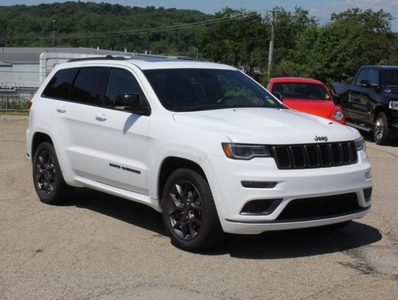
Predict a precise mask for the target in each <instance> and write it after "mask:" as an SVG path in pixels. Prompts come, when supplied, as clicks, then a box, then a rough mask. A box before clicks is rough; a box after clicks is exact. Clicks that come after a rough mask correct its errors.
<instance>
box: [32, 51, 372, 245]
mask: <svg viewBox="0 0 398 300" xmlns="http://www.w3.org/2000/svg"><path fill="white" fill-rule="evenodd" d="M26 141H27V156H28V158H29V159H30V161H31V163H32V167H33V168H32V169H33V181H34V186H35V189H36V191H37V195H38V196H39V198H40V200H41V201H42V202H44V203H48V204H58V203H62V202H64V201H67V200H69V199H71V198H72V197H73V191H74V188H79V187H88V188H92V189H95V190H98V191H101V192H104V193H108V194H112V195H117V196H120V197H123V198H126V199H129V200H133V201H137V202H140V203H143V204H146V205H149V206H150V207H152V208H154V209H155V210H157V211H159V212H162V214H163V221H164V225H165V228H166V230H167V232H168V234H169V235H170V236H171V240H172V242H173V244H175V245H176V246H177V247H179V248H181V249H184V250H187V251H201V250H204V249H206V248H209V247H212V246H214V245H215V244H217V243H218V242H220V241H221V240H222V239H221V238H222V237H223V236H224V235H225V234H224V233H235V234H258V233H261V232H264V231H270V230H285V229H296V228H306V227H315V226H326V225H328V227H333V226H336V225H337V226H340V225H345V224H347V223H349V222H350V221H351V220H353V219H355V218H360V217H362V216H364V215H365V214H366V213H367V212H368V211H369V209H370V206H371V191H372V177H371V172H370V171H371V167H370V164H369V161H368V158H367V155H366V152H365V144H364V140H363V138H362V137H361V135H360V134H359V133H358V131H357V130H355V129H353V128H350V127H346V126H344V125H340V124H338V123H335V122H332V121H330V120H328V119H324V118H320V117H317V116H314V115H309V114H304V113H300V112H297V111H294V110H291V109H288V108H287V107H286V106H284V105H283V103H282V102H281V101H279V100H278V99H277V98H276V97H275V96H274V95H272V94H271V93H269V92H268V91H267V90H266V89H265V88H263V87H262V86H261V85H260V84H258V83H257V82H255V81H254V80H252V79H251V78H250V77H249V76H247V75H245V74H244V73H243V72H241V71H239V70H237V69H235V68H233V67H230V66H226V65H222V64H216V63H210V62H203V61H192V60H178V59H138V58H133V59H123V58H112V57H106V58H99V59H82V60H76V61H70V62H68V63H64V64H61V65H58V66H56V67H55V68H54V70H53V71H52V72H51V74H50V75H49V76H48V77H47V79H46V80H45V82H43V84H42V86H41V87H40V89H39V90H38V92H37V93H36V95H35V96H34V98H33V99H32V101H31V103H30V117H29V127H28V129H27V131H26ZM337 226H336V227H337Z"/></svg>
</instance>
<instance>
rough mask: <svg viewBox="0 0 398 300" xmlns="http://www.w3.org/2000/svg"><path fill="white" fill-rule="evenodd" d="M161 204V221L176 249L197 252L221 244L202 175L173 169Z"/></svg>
mask: <svg viewBox="0 0 398 300" xmlns="http://www.w3.org/2000/svg"><path fill="white" fill-rule="evenodd" d="M162 201H163V202H162V205H163V222H164V225H165V228H166V231H167V232H168V233H169V235H170V237H171V240H172V242H173V244H174V245H175V246H177V247H178V248H180V249H183V250H186V251H192V252H198V251H203V250H205V249H209V248H211V247H213V246H215V245H216V244H218V243H219V242H221V241H222V238H223V236H224V233H223V231H222V229H221V225H220V221H219V219H218V214H217V210H216V207H215V204H214V200H213V196H212V193H211V190H210V186H209V184H208V182H207V181H206V179H205V178H204V177H203V176H202V175H200V174H199V173H197V172H195V171H193V170H190V169H179V170H176V171H175V172H174V173H173V174H171V176H170V177H169V179H168V180H167V183H166V185H165V189H164V193H163V199H162Z"/></svg>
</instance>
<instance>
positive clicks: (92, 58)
mask: <svg viewBox="0 0 398 300" xmlns="http://www.w3.org/2000/svg"><path fill="white" fill-rule="evenodd" d="M109 59H111V60H128V59H130V58H128V57H125V56H112V55H107V56H95V57H84V58H71V59H70V60H68V62H74V61H84V60H109Z"/></svg>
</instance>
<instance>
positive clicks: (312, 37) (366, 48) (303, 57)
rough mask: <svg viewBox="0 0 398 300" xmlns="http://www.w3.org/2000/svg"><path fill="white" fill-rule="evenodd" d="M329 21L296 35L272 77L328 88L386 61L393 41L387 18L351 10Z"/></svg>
mask: <svg viewBox="0 0 398 300" xmlns="http://www.w3.org/2000/svg"><path fill="white" fill-rule="evenodd" d="M331 20H332V21H333V22H331V23H329V24H326V25H324V26H310V27H308V28H306V30H304V31H302V32H301V33H300V34H298V36H297V38H296V44H295V46H294V48H292V49H290V50H289V51H288V53H287V55H286V56H285V57H284V58H283V59H282V61H281V62H280V64H278V66H277V67H276V68H275V72H274V75H275V76H302V77H312V78H316V79H319V80H321V81H323V82H325V83H326V84H330V83H332V82H333V81H351V80H352V78H353V76H354V75H355V74H356V72H357V70H358V68H359V67H360V66H361V65H365V64H380V63H383V62H387V61H389V57H390V54H389V52H390V51H391V49H392V47H391V41H392V39H393V35H392V34H391V31H390V25H389V21H390V16H389V14H387V13H384V12H383V11H379V12H372V11H370V10H367V11H365V12H362V11H360V10H359V9H354V10H348V11H346V12H343V13H341V14H338V15H336V14H333V15H332V17H331Z"/></svg>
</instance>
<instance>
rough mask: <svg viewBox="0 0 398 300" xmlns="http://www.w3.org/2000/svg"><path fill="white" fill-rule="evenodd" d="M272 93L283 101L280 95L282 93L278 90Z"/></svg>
mask: <svg viewBox="0 0 398 300" xmlns="http://www.w3.org/2000/svg"><path fill="white" fill-rule="evenodd" d="M272 94H273V95H274V96H275V97H276V98H278V99H279V100H280V101H282V102H283V97H282V94H281V93H280V92H272Z"/></svg>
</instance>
